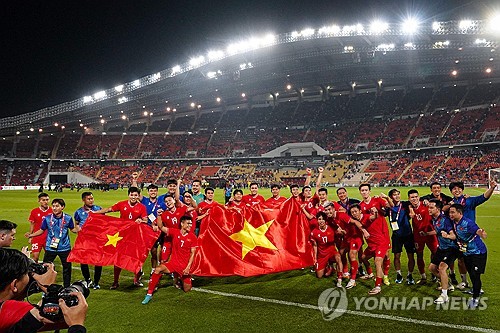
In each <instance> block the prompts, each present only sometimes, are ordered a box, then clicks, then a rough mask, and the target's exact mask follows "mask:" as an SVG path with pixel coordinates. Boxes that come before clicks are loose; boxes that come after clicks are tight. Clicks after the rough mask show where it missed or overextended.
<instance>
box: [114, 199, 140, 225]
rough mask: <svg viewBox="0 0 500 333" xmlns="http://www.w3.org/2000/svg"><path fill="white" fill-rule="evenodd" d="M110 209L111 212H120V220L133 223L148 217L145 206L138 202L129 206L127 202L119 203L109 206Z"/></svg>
mask: <svg viewBox="0 0 500 333" xmlns="http://www.w3.org/2000/svg"><path fill="white" fill-rule="evenodd" d="M111 209H112V210H113V212H120V218H121V219H124V220H130V221H135V220H137V219H139V218H146V217H147V216H148V212H147V210H146V206H144V205H143V204H141V203H140V202H137V203H136V204H135V205H133V206H131V205H130V203H129V202H128V200H124V201H119V202H117V203H115V204H114V205H113V206H111Z"/></svg>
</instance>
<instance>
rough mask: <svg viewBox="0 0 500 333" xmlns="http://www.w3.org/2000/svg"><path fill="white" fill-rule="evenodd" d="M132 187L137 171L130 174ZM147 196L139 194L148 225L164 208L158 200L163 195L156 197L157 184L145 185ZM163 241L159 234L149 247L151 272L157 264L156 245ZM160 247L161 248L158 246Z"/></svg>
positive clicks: (152, 223)
mask: <svg viewBox="0 0 500 333" xmlns="http://www.w3.org/2000/svg"><path fill="white" fill-rule="evenodd" d="M132 187H138V186H137V173H134V174H132ZM147 190H148V196H147V197H146V196H144V195H142V193H141V195H140V196H139V200H140V202H141V203H142V204H143V205H144V206H146V212H147V214H148V225H150V226H153V225H154V224H155V222H156V217H157V216H158V214H161V213H162V212H163V210H164V208H165V207H164V206H163V205H164V203H163V202H161V201H160V200H163V198H164V195H162V196H161V198H160V197H158V186H156V185H155V184H149V185H148V187H147ZM162 243H163V234H161V235H160V236H159V237H158V239H157V240H156V242H155V243H154V244H153V246H152V247H151V250H150V253H151V274H152V273H153V270H154V268H155V267H156V266H157V265H158V247H159V246H162ZM160 249H161V248H160Z"/></svg>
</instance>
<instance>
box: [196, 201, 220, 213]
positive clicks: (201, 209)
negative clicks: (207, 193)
mask: <svg viewBox="0 0 500 333" xmlns="http://www.w3.org/2000/svg"><path fill="white" fill-rule="evenodd" d="M218 205H219V203H218V202H217V201H215V200H214V201H212V202H207V201H206V200H205V201H202V202H200V203H199V204H198V214H199V215H203V214H205V213H206V212H207V210H209V209H211V208H214V207H217V206H218Z"/></svg>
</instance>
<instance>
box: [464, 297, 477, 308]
mask: <svg viewBox="0 0 500 333" xmlns="http://www.w3.org/2000/svg"><path fill="white" fill-rule="evenodd" d="M467 306H468V308H469V309H471V310H475V309H476V308H477V307H478V306H479V299H477V298H476V299H474V298H471V299H470V300H469V302H467Z"/></svg>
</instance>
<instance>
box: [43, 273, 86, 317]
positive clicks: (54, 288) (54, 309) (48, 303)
mask: <svg viewBox="0 0 500 333" xmlns="http://www.w3.org/2000/svg"><path fill="white" fill-rule="evenodd" d="M37 274H38V273H37ZM72 292H79V293H82V295H83V296H84V297H85V298H87V296H88V295H89V294H90V290H89V288H88V286H87V283H86V282H85V281H77V282H74V283H73V284H71V285H70V286H69V287H66V288H64V287H63V286H61V285H59V284H51V285H50V286H48V288H47V292H46V293H45V295H44V296H43V298H42V304H41V305H40V315H41V316H42V317H45V318H47V319H49V320H52V321H60V320H62V319H63V313H62V311H61V308H60V307H59V300H60V299H62V300H63V301H64V302H65V303H66V305H67V306H69V307H71V306H75V305H77V304H78V298H77V297H76V296H74V295H70V293H72Z"/></svg>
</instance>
